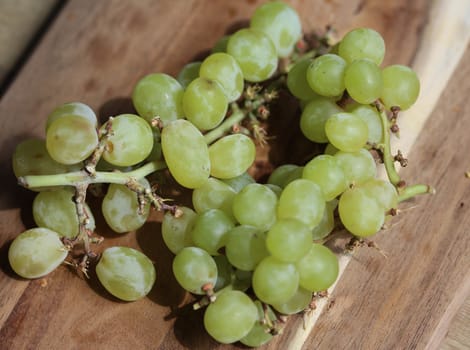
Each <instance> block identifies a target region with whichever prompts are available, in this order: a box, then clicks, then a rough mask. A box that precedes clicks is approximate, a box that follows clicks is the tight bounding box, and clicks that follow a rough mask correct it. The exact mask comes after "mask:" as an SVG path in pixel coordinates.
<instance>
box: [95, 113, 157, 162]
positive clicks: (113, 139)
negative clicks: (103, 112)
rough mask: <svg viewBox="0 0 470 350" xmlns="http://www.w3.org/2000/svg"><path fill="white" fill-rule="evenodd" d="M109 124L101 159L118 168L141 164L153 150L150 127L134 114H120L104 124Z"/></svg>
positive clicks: (105, 125)
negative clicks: (109, 129)
mask: <svg viewBox="0 0 470 350" xmlns="http://www.w3.org/2000/svg"><path fill="white" fill-rule="evenodd" d="M108 123H111V130H112V132H111V134H110V135H109V136H108V138H107V143H106V148H105V150H104V152H103V158H104V160H106V161H107V162H108V163H110V164H113V165H118V166H130V165H135V164H137V163H140V162H142V161H143V160H144V159H145V158H147V157H148V156H149V155H150V152H152V149H153V139H154V137H153V133H152V128H151V127H150V125H149V124H148V123H147V122H146V121H145V120H144V119H142V118H141V117H139V116H138V115H135V114H121V115H118V116H117V117H115V118H113V119H112V121H108V122H106V123H105V124H104V125H103V126H102V127H101V129H102V130H104V129H106V127H107V124H108Z"/></svg>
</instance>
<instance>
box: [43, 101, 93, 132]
mask: <svg viewBox="0 0 470 350" xmlns="http://www.w3.org/2000/svg"><path fill="white" fill-rule="evenodd" d="M71 115H74V116H80V117H82V118H85V119H86V120H88V121H89V122H90V124H91V125H93V127H94V128H96V127H97V126H98V119H97V118H96V114H95V112H93V110H92V109H91V108H90V106H88V105H86V104H84V103H81V102H70V103H64V104H63V105H60V106H58V107H57V108H55V109H54V110H53V111H52V112H51V114H49V115H48V116H47V121H46V131H47V129H49V126H50V125H51V124H52V123H53V122H54V121H56V120H57V119H59V118H62V117H67V116H71Z"/></svg>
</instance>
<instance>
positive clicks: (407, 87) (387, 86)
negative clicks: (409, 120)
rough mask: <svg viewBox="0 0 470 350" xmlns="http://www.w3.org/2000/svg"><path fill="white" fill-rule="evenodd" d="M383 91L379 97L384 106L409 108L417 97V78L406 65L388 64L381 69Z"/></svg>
mask: <svg viewBox="0 0 470 350" xmlns="http://www.w3.org/2000/svg"><path fill="white" fill-rule="evenodd" d="M382 77H383V91H382V95H381V96H380V99H381V100H382V102H383V103H384V105H385V107H386V108H388V109H390V108H391V107H400V109H401V110H405V109H408V108H410V107H411V106H412V105H413V104H414V103H415V102H416V100H417V99H418V95H419V88H420V86H419V79H418V76H417V75H416V73H415V72H414V71H413V70H412V69H411V68H409V67H407V66H402V65H399V64H396V65H393V66H388V67H386V68H385V69H384V70H383V71H382Z"/></svg>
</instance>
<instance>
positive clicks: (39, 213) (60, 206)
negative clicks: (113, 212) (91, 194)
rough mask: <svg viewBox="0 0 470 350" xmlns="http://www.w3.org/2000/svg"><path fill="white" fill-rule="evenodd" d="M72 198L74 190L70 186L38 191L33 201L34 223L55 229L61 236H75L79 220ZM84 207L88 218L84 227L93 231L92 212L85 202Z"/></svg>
mask: <svg viewBox="0 0 470 350" xmlns="http://www.w3.org/2000/svg"><path fill="white" fill-rule="evenodd" d="M73 198H74V191H73V190H72V189H71V188H61V189H56V190H54V191H43V192H40V193H39V194H38V195H36V197H35V198H34V201H33V217H34V222H35V223H36V225H38V226H39V227H45V228H48V229H50V230H52V231H55V232H57V233H58V234H59V235H60V236H62V237H67V238H74V237H76V236H77V235H78V227H79V222H78V216H77V208H76V206H75V203H74V200H73ZM84 207H85V213H86V215H87V219H88V222H87V225H86V228H87V229H89V230H90V231H94V230H95V219H94V217H93V214H92V212H91V210H90V208H89V207H88V205H87V204H86V203H84Z"/></svg>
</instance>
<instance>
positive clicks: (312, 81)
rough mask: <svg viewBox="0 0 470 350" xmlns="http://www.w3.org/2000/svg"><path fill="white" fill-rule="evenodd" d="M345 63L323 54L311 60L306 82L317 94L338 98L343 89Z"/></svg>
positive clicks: (335, 57)
mask: <svg viewBox="0 0 470 350" xmlns="http://www.w3.org/2000/svg"><path fill="white" fill-rule="evenodd" d="M345 70H346V61H345V60H344V59H342V58H341V57H340V56H338V55H333V54H325V55H322V56H318V57H317V58H315V59H314V60H313V62H312V63H311V64H310V66H309V67H308V69H307V82H308V84H309V86H310V87H311V88H312V90H313V91H315V92H316V93H317V94H319V95H321V96H326V97H336V96H340V95H341V94H342V93H343V91H344V89H345V87H344V72H345Z"/></svg>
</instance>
